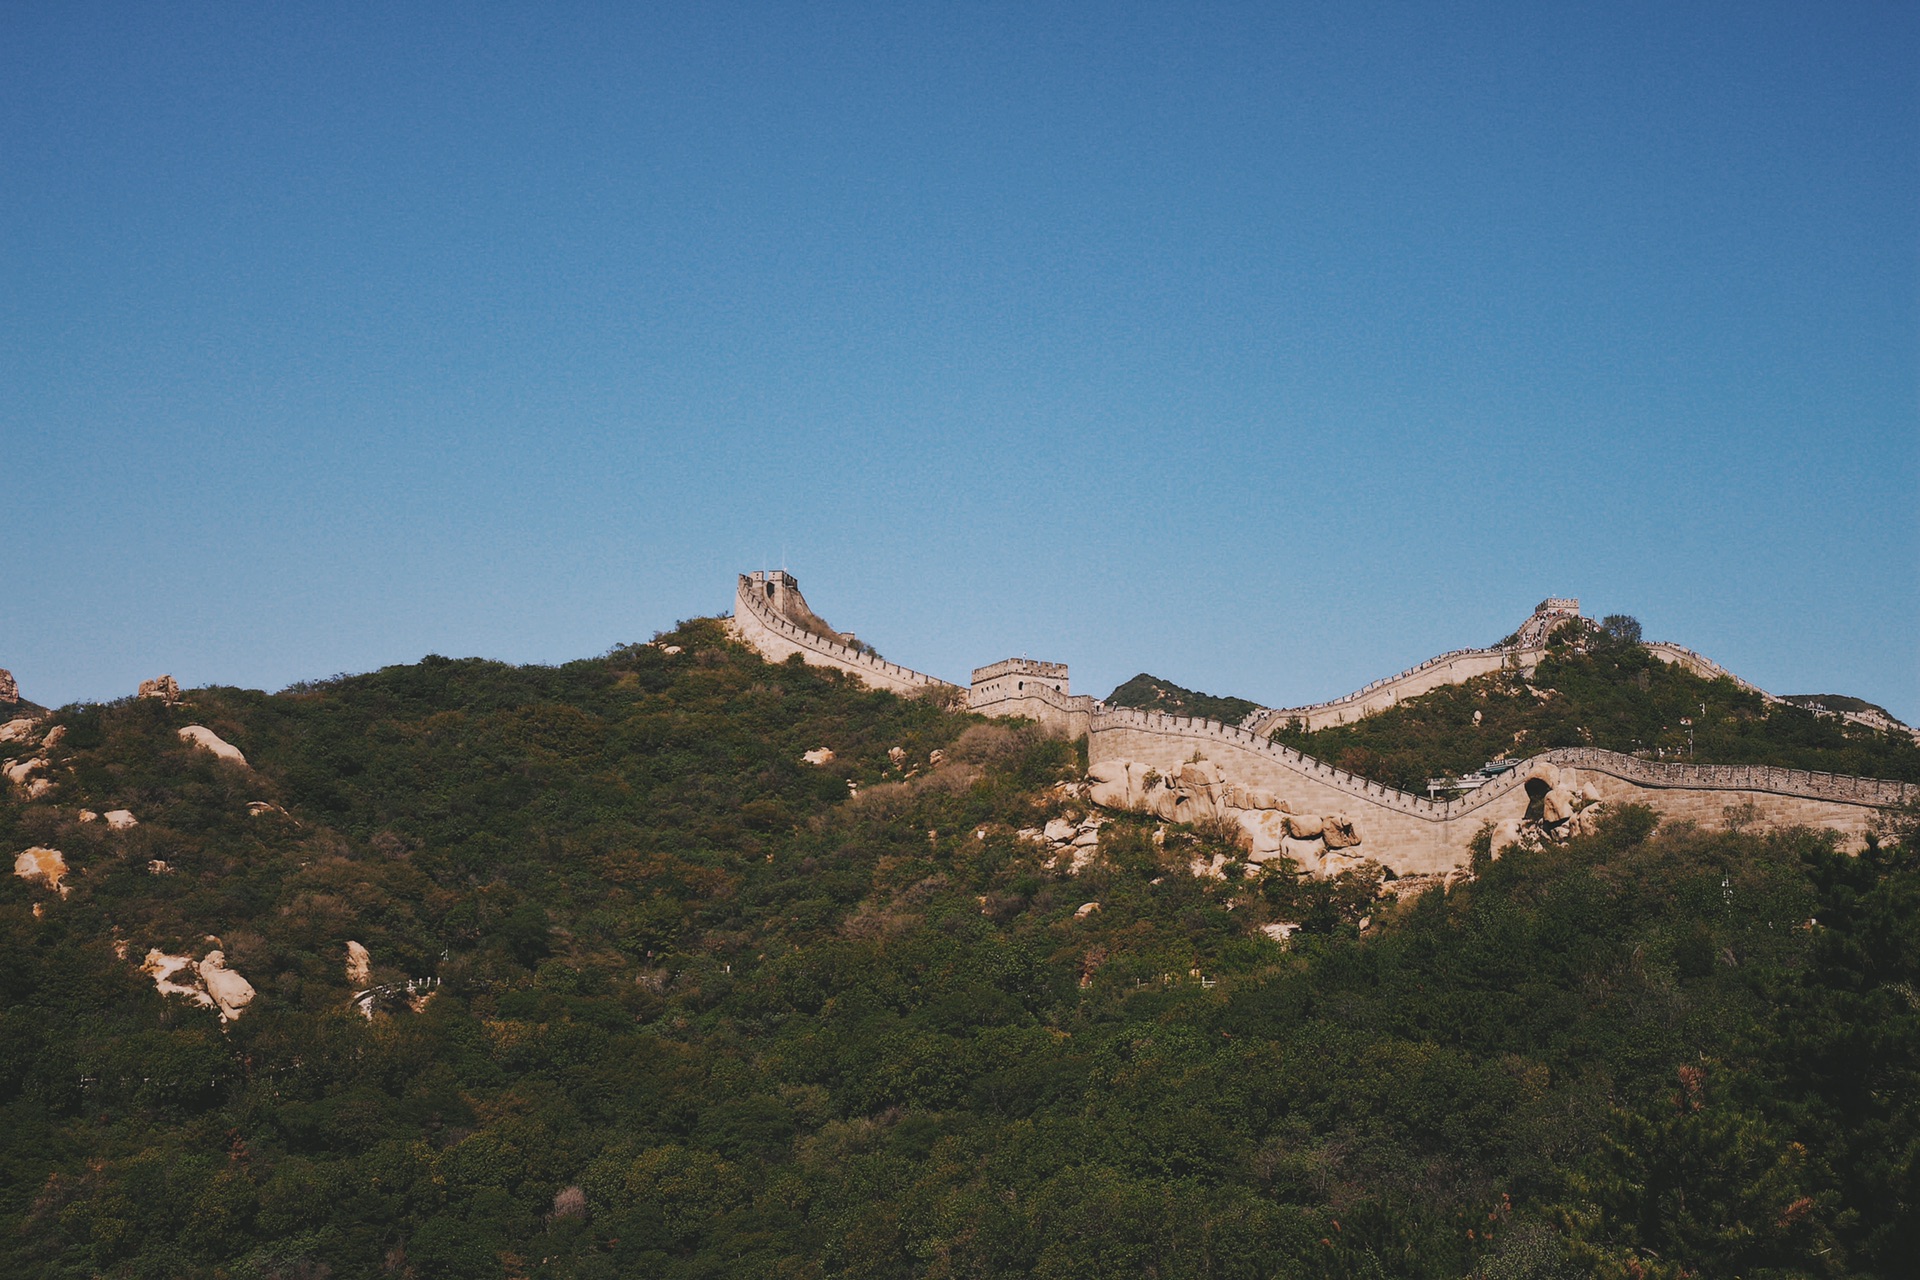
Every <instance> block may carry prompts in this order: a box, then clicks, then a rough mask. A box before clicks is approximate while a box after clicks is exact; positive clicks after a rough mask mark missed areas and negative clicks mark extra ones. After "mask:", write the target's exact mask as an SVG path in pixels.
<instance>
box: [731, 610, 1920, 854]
mask: <svg viewBox="0 0 1920 1280" xmlns="http://www.w3.org/2000/svg"><path fill="white" fill-rule="evenodd" d="M730 625H731V626H732V628H733V631H734V634H735V635H736V636H737V637H739V638H740V639H741V640H742V641H744V642H745V643H747V644H749V645H751V646H752V647H753V648H755V649H757V650H759V651H760V653H762V654H763V655H765V656H766V657H767V658H768V660H770V661H774V662H779V661H783V660H785V659H786V658H787V657H788V656H790V655H792V654H795V653H798V654H799V655H800V656H801V658H802V659H803V660H804V661H806V662H808V663H811V664H813V665H816V666H825V667H832V668H834V669H836V670H839V671H845V672H847V673H848V674H850V675H853V676H856V677H858V678H859V679H860V680H862V681H863V682H865V683H866V684H868V685H870V686H871V687H873V688H878V689H890V690H892V691H894V692H896V693H903V694H910V695H911V694H918V693H924V692H927V691H929V690H953V689H957V688H958V686H956V685H952V684H949V683H948V682H947V681H945V680H941V679H938V678H937V677H934V676H929V675H926V674H924V673H922V672H918V671H913V670H910V669H908V668H906V667H902V666H899V665H897V664H895V663H891V662H887V661H884V660H883V659H880V658H876V657H874V656H872V655H871V654H867V653H863V652H861V651H859V650H857V649H853V648H850V647H848V646H846V645H843V644H837V643H835V642H833V641H831V640H827V639H824V638H823V637H821V636H819V635H816V634H814V633H813V632H811V631H809V630H807V629H805V628H802V627H799V626H796V625H795V624H794V623H793V622H791V621H789V620H788V619H787V618H785V617H783V616H782V615H781V614H780V613H778V612H776V611H775V610H774V609H773V608H772V607H770V606H769V604H768V603H767V602H766V601H765V600H764V599H763V598H762V596H761V592H760V591H759V590H758V589H756V582H755V580H754V579H753V578H752V577H750V576H748V575H742V576H741V578H740V580H739V586H738V588H737V589H736V591H735V597H734V616H733V619H732V622H731V624H730ZM1655 648H1656V651H1657V652H1658V651H1660V650H1674V651H1677V653H1676V654H1675V655H1674V656H1672V657H1667V660H1669V661H1675V660H1681V661H1684V660H1686V656H1685V655H1691V657H1692V658H1693V659H1696V660H1697V661H1698V662H1700V663H1706V660H1705V659H1703V658H1699V655H1697V654H1692V651H1691V650H1679V647H1678V646H1655ZM1542 653H1544V650H1538V649H1535V650H1518V649H1515V650H1503V649H1476V650H1460V651H1458V652H1455V653H1451V654H1442V655H1441V656H1440V657H1438V658H1435V659H1433V660H1431V661H1429V662H1426V663H1423V664H1421V666H1419V667H1416V668H1414V669H1413V670H1412V671H1410V672H1403V673H1401V675H1399V676H1396V677H1394V678H1393V679H1391V680H1384V681H1378V682H1376V683H1375V684H1373V685H1370V686H1368V688H1367V689H1363V690H1360V691H1358V692H1357V693H1355V694H1351V695H1348V697H1347V698H1344V699H1340V700H1338V701H1336V702H1334V703H1323V704H1321V706H1322V707H1325V708H1343V709H1345V710H1347V711H1353V710H1355V709H1357V708H1358V707H1360V706H1363V705H1368V704H1369V702H1370V695H1381V694H1385V695H1387V696H1389V697H1390V699H1391V700H1397V699H1398V698H1400V697H1410V696H1413V695H1412V692H1410V691H1415V690H1417V691H1419V692H1424V691H1425V690H1426V689H1429V688H1435V687H1438V686H1439V685H1441V684H1445V683H1449V682H1451V681H1452V680H1456V679H1465V678H1467V677H1466V676H1464V675H1461V674H1460V672H1461V671H1462V670H1469V669H1471V668H1473V667H1474V666H1475V664H1481V663H1487V662H1491V663H1492V665H1491V666H1484V667H1483V668H1482V671H1484V670H1498V669H1499V668H1500V666H1502V665H1506V664H1508V663H1512V664H1513V665H1515V666H1521V667H1523V669H1524V667H1525V664H1526V663H1527V662H1528V660H1529V659H1531V660H1532V661H1533V662H1537V661H1538V656H1539V655H1540V654H1542ZM1662 656H1665V655H1664V654H1663V655H1662ZM1688 665H1689V666H1690V667H1693V664H1692V662H1689V663H1688ZM1709 665H1710V664H1709ZM1693 669H1696V670H1700V671H1701V674H1708V671H1707V670H1705V669H1703V668H1699V667H1693ZM1482 671H1474V674H1481V673H1482ZM1713 672H1714V673H1716V674H1724V672H1720V670H1719V668H1717V667H1715V668H1713ZM1025 674H1037V675H1042V676H1044V677H1045V678H1042V679H1025V678H1024V675H1025ZM975 675H976V676H977V677H980V679H978V680H977V681H976V683H975V685H974V687H973V688H972V689H971V690H970V691H968V705H969V706H970V708H971V709H972V710H974V711H976V712H978V713H980V714H982V715H989V716H1017V717H1023V718H1026V719H1029V720H1033V721H1035V722H1037V723H1039V724H1041V725H1043V726H1045V727H1046V728H1047V729H1048V730H1049V731H1051V732H1054V733H1058V734H1060V735H1062V736H1064V737H1069V738H1081V737H1084V738H1086V739H1087V755H1088V759H1089V762H1094V763H1097V762H1102V761H1113V760H1133V761H1138V762H1139V763H1142V764H1146V765H1149V766H1151V767H1152V768H1154V769H1156V770H1159V771H1161V772H1163V773H1167V774H1175V773H1177V772H1178V771H1179V767H1180V766H1181V765H1182V764H1185V763H1188V762H1189V761H1191V760H1193V759H1194V758H1195V756H1196V755H1197V756H1199V757H1200V758H1202V759H1205V760H1208V761H1211V762H1212V763H1214V764H1216V765H1218V766H1219V767H1220V769H1221V771H1222V773H1223V774H1224V775H1225V778H1226V780H1227V781H1229V782H1232V783H1234V784H1236V785H1238V786H1241V787H1247V788H1259V789H1262V790H1266V791H1271V792H1273V793H1274V794H1275V795H1277V796H1278V797H1280V798H1281V799H1282V800H1284V801H1286V803H1287V804H1288V806H1289V807H1290V808H1292V809H1293V811H1294V812H1296V813H1300V814H1318V815H1327V814H1344V815H1346V816H1347V817H1349V818H1351V819H1353V821H1354V823H1355V824H1356V826H1357V828H1358V831H1359V833H1360V836H1361V844H1360V846H1359V847H1358V848H1355V849H1353V850H1350V851H1349V852H1352V853H1355V854H1360V855H1364V856H1367V857H1371V858H1374V859H1376V860H1377V861H1379V862H1380V863H1381V864H1382V865H1384V866H1386V867H1388V868H1389V869H1391V870H1392V871H1393V872H1394V873H1395V874H1398V875H1436V874H1444V873H1445V872H1447V871H1451V870H1453V869H1454V868H1456V867H1459V866H1462V865H1464V864H1465V862H1466V860H1467V858H1468V853H1469V846H1470V845H1471V843H1472V841H1473V838H1474V836H1475V835H1476V834H1478V833H1479V831H1480V830H1481V829H1482V828H1483V827H1484V826H1486V825H1487V824H1489V823H1496V824H1497V823H1500V822H1503V821H1507V820H1513V821H1518V820H1520V819H1522V818H1523V817H1525V815H1526V812H1527V808H1528V805H1529V804H1530V803H1531V801H1532V797H1531V796H1530V795H1529V794H1528V792H1527V788H1526V782H1527V778H1528V776H1529V774H1530V773H1531V772H1532V771H1533V770H1534V767H1535V766H1536V765H1538V764H1541V763H1548V764H1553V765H1555V766H1557V767H1559V768H1561V769H1563V770H1564V769H1573V770H1577V771H1578V774H1579V777H1580V780H1581V781H1582V782H1591V783H1592V784H1593V785H1594V786H1595V787H1596V789H1598V790H1599V792H1600V793H1601V796H1602V799H1603V800H1604V801H1606V802H1607V803H1609V804H1612V805H1615V806H1618V805H1624V804H1643V805H1646V806H1648V807H1649V808H1651V809H1653V810H1654V811H1655V812H1656V813H1659V814H1660V815H1661V816H1663V817H1665V818H1669V819H1675V820H1687V821H1691V822H1697V823H1699V824H1700V825H1702V826H1706V827H1719V826H1724V825H1726V824H1727V823H1729V822H1732V821H1743V820H1750V821H1752V822H1753V823H1754V824H1755V825H1758V826H1760V827H1763V828H1776V829H1777V828H1784V827H1794V826H1806V827H1814V828H1830V829H1832V830H1835V831H1838V832H1840V833H1841V835H1842V837H1843V838H1844V840H1845V841H1846V842H1847V843H1848V844H1849V845H1851V846H1853V847H1858V846H1859V844H1860V843H1861V841H1862V839H1863V837H1864V836H1865V834H1866V832H1867V830H1868V828H1869V826H1870V825H1871V824H1872V823H1873V822H1874V821H1875V819H1876V817H1877V815H1878V811H1879V810H1880V809H1881V808H1883V807H1885V806H1887V805H1892V804H1899V803H1905V802H1914V801H1920V785H1915V784H1911V783H1899V782H1885V781H1880V780H1877V779H1872V778H1850V777H1847V776H1845V775H1839V774H1830V773H1809V772H1807V771H1804V770H1799V769H1779V768H1772V767H1766V766H1752V767H1749V766H1735V765H1685V764H1669V763H1665V762H1657V761H1650V760H1641V759H1638V758H1636V757H1633V756H1623V755H1617V754H1615V753H1613V752H1611V751H1597V750H1593V749H1591V748H1585V747H1575V748H1564V749H1560V750H1554V751H1547V752H1543V753H1541V754H1540V755H1538V756H1534V757H1532V758H1530V759H1528V760H1526V761H1523V762H1521V763H1520V765H1519V766H1518V767H1517V768H1515V769H1514V770H1513V771H1512V772H1510V773H1508V774H1506V775H1504V776H1503V777H1501V778H1498V779H1495V780H1494V781H1492V782H1489V783H1487V784H1486V785H1484V786H1481V787H1478V788H1476V789H1475V790H1473V791H1470V792H1467V793H1466V794H1465V795H1462V796H1459V797H1457V798H1454V799H1450V800H1445V801H1437V800H1429V799H1427V798H1425V797H1423V796H1416V795H1411V794H1409V793H1407V792H1404V791H1399V790H1396V789H1394V788H1392V787H1388V786H1384V785H1382V784H1380V783H1378V782H1373V781H1370V780H1368V779H1366V778H1361V777H1358V776H1356V775H1354V774H1350V773H1347V772H1345V771H1343V770H1340V769H1336V768H1334V767H1333V766H1332V765H1330V764H1327V763H1326V762H1325V761H1322V760H1316V759H1314V758H1313V757H1311V756H1306V755H1302V754H1301V753H1300V752H1298V751H1295V750H1293V749H1291V748H1289V747H1285V746H1281V745H1279V744H1277V743H1274V742H1271V741H1269V740H1268V739H1267V737H1266V734H1265V733H1264V732H1263V731H1261V730H1260V729H1259V728H1256V727H1249V726H1242V725H1227V724H1220V723H1218V722H1217V721H1212V720H1205V719H1199V718H1196V717H1190V716H1169V715H1163V714H1160V713H1158V712H1152V711H1138V710H1135V709H1133V708H1131V707H1115V706H1108V705H1107V704H1105V703H1103V702H1100V701H1098V700H1097V699H1094V698H1090V697H1087V696H1085V695H1084V694H1081V695H1076V694H1072V693H1069V692H1067V691H1066V690H1065V688H1064V686H1065V685H1066V684H1067V672H1066V668H1065V667H1063V666H1058V665H1056V664H1049V663H1035V662H1031V661H1029V660H1027V659H1009V660H1008V661H1006V662H1002V663H996V664H994V665H993V666H991V667H982V668H981V669H980V670H979V671H978V672H976V673H975ZM1056 683H1058V684H1060V685H1061V686H1063V688H1060V689H1055V688H1054V687H1053V686H1054V685H1055V684H1056ZM1388 705H1390V702H1389V704H1388ZM1374 709H1377V708H1374ZM1295 710H1299V709H1295ZM1269 714H1282V715H1286V714H1291V713H1285V712H1282V713H1269ZM1361 714H1364V713H1363V712H1362V713H1361Z"/></svg>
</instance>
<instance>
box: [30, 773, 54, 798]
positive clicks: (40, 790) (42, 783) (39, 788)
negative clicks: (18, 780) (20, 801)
mask: <svg viewBox="0 0 1920 1280" xmlns="http://www.w3.org/2000/svg"><path fill="white" fill-rule="evenodd" d="M51 790H53V779H51V778H35V779H34V780H33V781H32V782H29V783H28V784H27V799H29V800H38V799H39V798H40V797H41V796H43V795H45V794H47V792H49V791H51Z"/></svg>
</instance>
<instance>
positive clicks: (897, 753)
mask: <svg viewBox="0 0 1920 1280" xmlns="http://www.w3.org/2000/svg"><path fill="white" fill-rule="evenodd" d="M887 762H888V763H889V764H891V765H892V766H893V767H894V768H896V769H898V768H899V767H900V766H901V765H903V764H905V763H906V762H907V749H906V748H905V747H888V748H887Z"/></svg>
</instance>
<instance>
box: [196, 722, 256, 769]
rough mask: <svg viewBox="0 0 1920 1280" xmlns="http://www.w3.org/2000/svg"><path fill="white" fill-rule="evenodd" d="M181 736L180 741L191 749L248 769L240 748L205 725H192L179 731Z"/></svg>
mask: <svg viewBox="0 0 1920 1280" xmlns="http://www.w3.org/2000/svg"><path fill="white" fill-rule="evenodd" d="M179 735H180V741H182V742H184V743H186V744H187V745H188V746H190V747H198V748H200V750H202V751H210V752H212V753H213V754H214V755H215V756H216V757H218V758H219V759H222V760H225V761H227V762H229V763H230V764H237V765H239V766H240V767H241V768H245V767H246V764H247V758H246V757H245V756H243V755H241V754H240V748H238V747H236V746H234V745H233V744H232V743H231V742H228V741H227V740H226V739H225V738H222V737H221V736H220V735H219V734H217V733H215V732H214V731H213V730H211V729H209V728H207V726H205V725H203V724H190V725H188V726H187V727H186V728H184V729H181V730H179Z"/></svg>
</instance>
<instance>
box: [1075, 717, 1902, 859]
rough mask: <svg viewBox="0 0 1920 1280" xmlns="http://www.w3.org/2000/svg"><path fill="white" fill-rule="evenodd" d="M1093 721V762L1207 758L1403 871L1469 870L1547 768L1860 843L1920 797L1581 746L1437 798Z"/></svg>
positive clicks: (1295, 762)
mask: <svg viewBox="0 0 1920 1280" xmlns="http://www.w3.org/2000/svg"><path fill="white" fill-rule="evenodd" d="M1088 720H1089V724H1090V726H1091V728H1090V733H1089V738H1088V744H1087V757H1088V760H1089V761H1100V760H1137V761H1139V762H1141V763H1143V764H1149V765H1152V766H1153V767H1154V768H1156V769H1159V770H1161V771H1163V772H1165V771H1167V770H1169V769H1176V770H1177V769H1178V767H1179V766H1180V765H1181V764H1184V763H1186V762H1187V761H1189V760H1191V759H1192V758H1193V756H1194V754H1195V753H1196V752H1197V753H1198V754H1200V755H1201V756H1203V757H1204V758H1205V759H1207V760H1210V761H1212V762H1213V763H1215V764H1217V765H1219V766H1220V768H1221V770H1222V772H1224V773H1225V774H1226V776H1227V778H1228V780H1229V781H1231V782H1235V783H1237V784H1239V785H1241V786H1245V787H1260V788H1263V789H1266V790H1269V791H1272V792H1274V793H1275V794H1276V795H1278V796H1279V797H1280V798H1281V799H1283V800H1285V801H1287V803H1288V804H1289V805H1290V806H1292V807H1293V808H1294V809H1295V811H1296V812H1300V813H1318V814H1326V813H1344V814H1346V815H1347V816H1349V817H1351V818H1353V819H1354V821H1355V823H1356V824H1358V826H1359V828H1360V832H1361V837H1362V847H1363V849H1364V852H1365V853H1366V854H1367V855H1368V856H1370V857H1373V858H1375V859H1376V860H1378V861H1379V862H1380V863H1381V864H1382V865H1384V866H1387V867H1389V868H1390V869H1392V870H1393V871H1394V872H1395V873H1396V874H1400V875H1409V874H1439V873H1443V872H1445V871H1448V870H1451V869H1453V868H1454V867H1457V866H1461V865H1463V864H1464V863H1465V861H1466V859H1467V856H1468V846H1469V845H1470V844H1471V842H1472V840H1473V837H1474V836H1475V834H1477V833H1478V832H1479V830H1480V828H1481V826H1482V825H1483V824H1485V823H1488V822H1495V823H1498V822H1500V821H1502V820H1505V819H1514V820H1518V819H1520V818H1522V817H1524V816H1525V814H1526V811H1527V806H1528V804H1529V802H1530V799H1531V797H1529V796H1528V794H1527V791H1526V786H1525V783H1526V779H1527V776H1528V775H1529V773H1530V772H1531V771H1532V768H1533V766H1534V765H1536V764H1538V763H1550V764H1554V765H1557V766H1559V767H1561V768H1563V769H1565V768H1572V769H1575V770H1577V771H1578V772H1579V774H1580V777H1581V780H1582V781H1591V782H1593V783H1594V784H1595V785H1596V786H1597V787H1598V789H1599V790H1600V793H1601V795H1602V798H1603V799H1605V800H1607V801H1609V802H1611V803H1613V804H1615V805H1623V804H1643V805H1646V806H1647V807H1649V808H1651V809H1652V810H1654V812H1656V813H1658V814H1660V815H1661V816H1662V817H1664V818H1670V819H1675V820H1680V819H1684V820H1687V821H1692V822H1697V823H1699V824H1700V825H1702V826H1705V827H1721V826H1725V825H1726V824H1727V823H1728V822H1729V821H1738V820H1740V819H1741V817H1742V816H1745V817H1750V818H1751V819H1752V820H1753V821H1754V822H1755V824H1756V825H1759V826H1761V827H1766V828H1784V827H1796V826H1804V827H1813V828H1817V829H1825V828H1830V829H1832V830H1835V831H1838V832H1840V834H1841V836H1842V837H1843V838H1844V840H1845V841H1846V842H1847V843H1848V844H1849V845H1850V846H1852V847H1856V848H1857V847H1858V846H1859V844H1860V843H1861V842H1862V840H1863V838H1864V836H1865V834H1866V832H1867V830H1868V827H1869V826H1870V825H1871V824H1872V823H1873V822H1874V820H1875V818H1876V817H1877V814H1878V811H1879V810H1880V809H1881V808H1882V807H1884V806H1887V805H1891V804H1898V803H1902V802H1908V801H1915V800H1920V786H1916V785H1914V784H1911V783H1899V782H1884V781H1881V780H1878V779H1874V778H1850V777H1847V776H1845V775H1842V774H1829V773H1810V772H1807V771H1805V770H1800V769H1778V768H1772V767H1766V766H1740V765H1684V764H1667V763H1663V762H1655V761H1649V760H1640V759H1637V758H1635V757H1633V756H1623V755H1618V754H1616V753H1614V752H1611V751H1596V750H1593V749H1591V748H1584V747H1581V748H1566V749H1562V750H1555V751H1546V752H1542V753H1541V754H1540V755H1538V756H1534V757H1531V758H1529V759H1528V760H1526V761H1524V762H1522V763H1521V764H1520V766H1519V767H1518V768H1516V769H1514V770H1513V771H1512V772H1510V773H1508V774H1507V775H1505V776H1504V777H1502V778H1500V779H1497V780H1495V781H1493V782H1490V783H1487V784H1486V785H1485V786H1482V787H1479V788H1477V789H1475V790H1473V791H1470V792H1468V793H1467V794H1465V795H1464V796H1461V797H1459V798H1457V799H1452V800H1446V801H1433V800H1427V799H1425V798H1423V797H1421V796H1415V795H1410V794H1408V793H1407V792H1404V791H1398V790H1395V789H1394V788H1392V787H1387V786H1383V785H1382V784H1380V783H1377V782H1373V781H1370V780H1368V779H1365V778H1360V777H1356V776H1355V775H1353V774H1350V773H1346V772H1344V771H1342V770H1340V769H1336V768H1334V767H1333V766H1332V765H1329V764H1327V763H1326V762H1324V761H1321V760H1315V759H1314V758H1313V757H1311V756H1306V755H1302V754H1300V753H1299V752H1297V751H1294V750H1291V749H1290V748H1287V747H1283V746H1280V745H1278V744H1276V743H1272V742H1268V741H1266V740H1265V739H1262V738H1260V737H1259V736H1258V735H1256V734H1253V733H1251V732H1249V731H1248V730H1246V729H1242V728H1238V727H1236V726H1232V725H1223V724H1217V723H1215V722H1213V721H1209V720H1199V719H1192V718H1189V717H1184V716H1163V715H1157V714H1155V713H1152V712H1140V711H1135V710H1133V709H1131V708H1125V707H1106V706H1104V705H1102V706H1097V707H1095V708H1092V709H1091V710H1090V712H1089V715H1088ZM1729 811H1732V812H1731V813H1730V812H1729Z"/></svg>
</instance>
